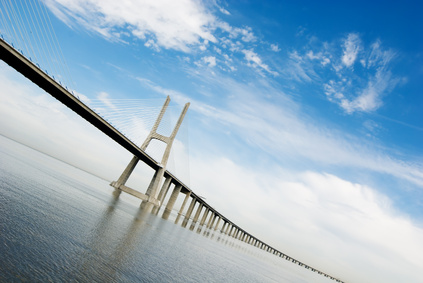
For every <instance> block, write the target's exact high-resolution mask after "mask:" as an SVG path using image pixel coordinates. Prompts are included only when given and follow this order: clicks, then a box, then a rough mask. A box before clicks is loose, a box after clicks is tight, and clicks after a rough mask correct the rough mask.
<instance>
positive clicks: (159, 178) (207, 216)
mask: <svg viewBox="0 0 423 283" xmlns="http://www.w3.org/2000/svg"><path fill="white" fill-rule="evenodd" d="M0 59H1V60H3V61H4V62H6V63H7V64H8V65H10V66H11V67H13V68H14V69H16V70H17V71H18V72H19V73H21V74H23V75H24V76H25V77H27V78H28V79H29V80H31V81H32V82H33V83H35V84H36V85H38V86H39V87H40V88H42V89H43V90H45V91H46V92H47V93H49V94H50V95H52V96H53V97H55V98H56V99H57V100H59V101H61V102H62V103H63V104H65V105H66V106H67V107H69V108H70V109H72V110H73V111H74V112H76V113H77V114H78V115H80V116H81V117H83V118H84V119H86V120H87V121H88V122H90V123H91V124H92V125H94V126H95V127H96V128H98V129H99V130H100V131H102V132H103V133H105V134H106V135H107V136H109V137H110V138H112V139H113V140H114V141H116V142H117V143H118V144H120V145H121V146H123V147H124V148H125V149H127V150H128V151H129V152H131V153H132V154H133V155H134V158H133V160H132V161H131V162H132V163H131V162H130V164H128V167H127V169H125V171H124V172H123V174H122V176H121V178H119V180H118V181H116V182H113V183H112V185H113V186H114V187H115V188H117V189H119V190H121V191H125V192H127V193H129V194H132V195H134V196H136V197H138V198H140V199H142V200H143V202H147V203H150V204H152V205H154V208H153V211H156V212H157V213H158V212H159V210H160V207H161V206H162V204H163V201H164V199H165V197H166V195H167V193H168V191H169V188H170V187H171V185H172V184H173V185H174V186H173V191H172V193H171V195H170V197H169V200H168V202H167V204H166V207H165V210H164V213H163V217H164V218H167V217H168V216H169V214H170V211H172V209H173V208H174V205H175V202H176V199H177V198H178V196H179V195H180V194H183V195H185V197H184V200H183V202H182V205H181V207H180V208H179V210H178V215H177V218H176V221H175V223H178V222H179V221H180V220H181V219H182V218H183V220H182V226H183V227H187V225H188V223H190V225H189V227H190V229H191V230H194V229H195V228H197V232H200V231H201V230H202V229H203V228H205V229H209V230H210V231H219V232H220V233H222V234H225V235H228V236H230V237H233V238H235V239H238V240H240V241H243V242H245V243H247V244H250V245H253V246H255V247H257V248H260V249H263V250H265V251H267V252H270V253H272V254H274V255H276V256H279V257H281V258H284V259H286V260H288V261H291V262H293V263H295V264H298V265H299V266H303V267H304V268H306V269H309V270H311V271H314V272H317V273H318V274H321V275H323V276H325V277H327V278H330V279H332V280H336V281H337V282H342V281H341V280H339V279H337V278H334V277H332V276H330V275H328V274H325V273H323V272H321V271H319V270H317V269H315V268H312V267H310V266H308V265H306V264H304V263H302V262H300V261H298V260H296V259H294V258H292V257H290V256H288V255H286V254H284V253H282V252H280V251H278V250H276V249H274V248H273V247H271V246H269V245H267V244H266V243H264V242H263V241H261V240H259V239H258V238H256V237H254V236H253V235H251V234H249V233H247V232H246V231H245V230H244V229H241V228H240V227H239V226H237V225H236V224H235V223H233V222H232V221H230V220H229V219H228V218H226V217H224V216H223V215H222V214H221V213H219V212H218V211H217V210H215V209H214V208H213V207H212V206H210V205H209V204H208V203H206V202H205V200H204V199H203V198H202V197H200V196H198V195H196V194H195V193H194V192H193V191H192V190H191V189H190V188H189V187H188V186H186V185H185V184H184V183H182V182H181V181H180V180H179V179H178V178H177V177H176V176H174V175H172V174H171V173H170V172H168V171H167V170H166V167H165V166H164V165H165V163H166V162H167V159H166V160H165V159H162V162H160V163H159V162H157V161H156V160H154V159H153V158H152V157H151V156H149V155H148V154H147V153H146V152H145V147H144V148H143V146H141V147H138V146H137V145H135V144H134V143H133V142H132V141H131V140H129V139H128V138H127V137H126V136H125V135H123V134H122V133H121V132H119V131H118V130H117V129H116V128H114V127H113V126H112V125H110V124H109V123H108V122H107V121H106V120H105V119H103V118H102V117H101V116H100V115H99V114H97V113H96V112H95V111H93V110H92V109H91V108H90V107H88V106H87V105H85V104H84V103H83V102H82V101H80V100H79V99H78V98H77V97H75V96H74V95H73V94H72V93H70V92H69V91H68V90H67V89H66V88H65V87H63V86H62V85H61V84H60V83H58V82H57V81H56V80H55V79H53V78H52V77H51V76H49V75H48V74H47V73H46V72H43V71H42V70H41V69H40V68H39V67H38V66H37V65H36V64H34V63H33V62H32V61H31V60H30V59H28V58H27V57H25V56H24V55H23V54H21V53H20V52H19V51H17V50H16V49H15V48H13V47H12V46H11V45H9V44H8V43H7V42H6V41H4V40H3V39H0ZM187 108H188V107H187V106H186V107H185V109H184V111H185V112H186V110H187ZM160 115H161V114H160ZM160 115H159V116H160ZM181 117H182V119H183V116H182V115H181ZM159 120H160V119H158V121H159ZM180 122H182V120H181V121H180ZM178 123H179V122H178ZM179 124H180V123H179ZM173 134H175V135H176V132H175V133H172V135H171V136H170V137H164V136H162V135H159V134H157V133H155V132H154V131H153V130H152V132H150V138H154V139H159V140H161V141H163V142H165V143H167V144H168V145H169V144H170V145H171V143H172V136H173V138H174V135H173ZM169 150H170V147H169ZM165 155H166V153H165ZM138 161H142V162H144V163H145V164H147V165H148V166H150V167H151V168H152V169H153V170H154V171H155V172H156V173H155V175H154V176H153V179H152V182H151V184H150V186H149V188H148V189H147V192H146V193H145V194H144V193H141V192H138V191H136V190H133V189H131V188H128V187H126V186H125V179H127V178H128V177H129V175H130V174H131V172H132V170H133V168H134V167H135V165H136V163H137V162H138ZM125 172H126V173H125ZM154 186H155V189H154V188H153V187H154ZM159 186H160V190H159ZM189 199H191V201H190V204H189V205H188V208H187V209H185V207H186V206H187V203H188V200H189Z"/></svg>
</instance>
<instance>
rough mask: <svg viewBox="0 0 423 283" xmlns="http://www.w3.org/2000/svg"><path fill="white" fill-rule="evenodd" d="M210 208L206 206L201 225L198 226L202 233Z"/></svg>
mask: <svg viewBox="0 0 423 283" xmlns="http://www.w3.org/2000/svg"><path fill="white" fill-rule="evenodd" d="M209 211H210V208H208V207H206V209H205V210H204V213H203V217H202V218H201V221H200V225H199V226H198V229H197V232H198V233H200V232H201V229H202V228H203V225H204V223H205V222H206V219H207V215H208V214H209Z"/></svg>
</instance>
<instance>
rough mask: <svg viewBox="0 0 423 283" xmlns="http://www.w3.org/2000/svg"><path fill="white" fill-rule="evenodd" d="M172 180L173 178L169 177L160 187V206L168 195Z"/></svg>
mask: <svg viewBox="0 0 423 283" xmlns="http://www.w3.org/2000/svg"><path fill="white" fill-rule="evenodd" d="M171 181H172V178H171V177H167V178H166V180H165V181H164V183H163V186H162V188H161V189H160V192H159V195H158V197H157V200H158V201H159V202H160V207H161V206H162V205H163V201H164V199H165V197H166V195H167V192H168V191H169V188H170V184H171Z"/></svg>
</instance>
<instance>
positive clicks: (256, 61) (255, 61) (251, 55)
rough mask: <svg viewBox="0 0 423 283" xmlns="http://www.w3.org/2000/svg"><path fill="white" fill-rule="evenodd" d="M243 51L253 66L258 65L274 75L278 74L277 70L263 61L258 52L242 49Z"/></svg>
mask: <svg viewBox="0 0 423 283" xmlns="http://www.w3.org/2000/svg"><path fill="white" fill-rule="evenodd" d="M242 53H244V55H245V59H246V60H247V61H248V62H249V63H251V64H252V65H253V66H258V67H260V68H262V69H263V70H265V71H267V72H268V73H270V74H272V75H274V76H277V75H278V73H277V72H274V71H272V70H270V68H269V66H268V65H266V64H265V63H263V61H262V60H261V58H260V57H259V56H258V54H257V53H255V52H254V51H253V50H242Z"/></svg>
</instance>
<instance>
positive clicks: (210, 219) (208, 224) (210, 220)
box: [206, 211, 214, 229]
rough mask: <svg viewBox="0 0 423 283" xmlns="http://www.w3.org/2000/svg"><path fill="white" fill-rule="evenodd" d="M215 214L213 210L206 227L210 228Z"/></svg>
mask: <svg viewBox="0 0 423 283" xmlns="http://www.w3.org/2000/svg"><path fill="white" fill-rule="evenodd" d="M213 216H214V212H213V211H212V213H210V217H209V221H208V222H207V225H206V228H207V229H208V228H210V223H211V222H212V219H213Z"/></svg>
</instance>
